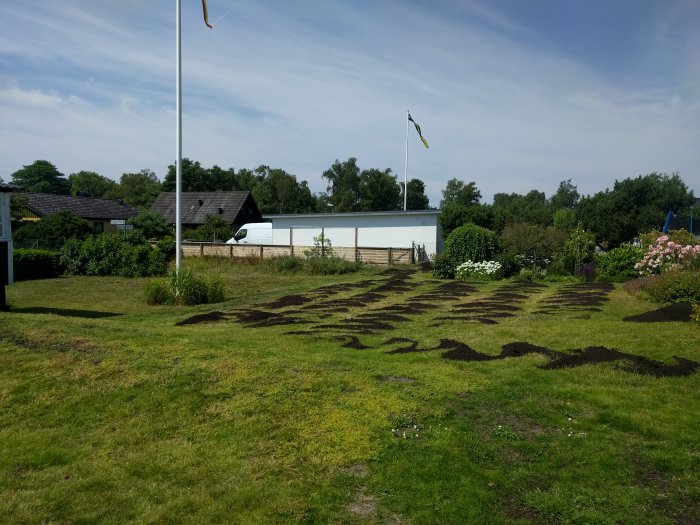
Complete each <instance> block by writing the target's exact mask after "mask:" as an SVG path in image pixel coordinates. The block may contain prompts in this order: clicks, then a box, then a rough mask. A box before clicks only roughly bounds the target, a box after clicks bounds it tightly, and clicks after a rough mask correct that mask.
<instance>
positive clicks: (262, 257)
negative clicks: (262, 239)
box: [260, 244, 265, 259]
mask: <svg viewBox="0 0 700 525" xmlns="http://www.w3.org/2000/svg"><path fill="white" fill-rule="evenodd" d="M260 258H261V259H264V258H265V255H264V254H263V245H262V244H261V245H260Z"/></svg>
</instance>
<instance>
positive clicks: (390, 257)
mask: <svg viewBox="0 0 700 525" xmlns="http://www.w3.org/2000/svg"><path fill="white" fill-rule="evenodd" d="M387 253H388V255H389V266H391V259H392V254H391V248H389V250H388V251H387Z"/></svg>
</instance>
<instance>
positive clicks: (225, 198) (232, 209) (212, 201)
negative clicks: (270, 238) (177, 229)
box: [151, 191, 261, 224]
mask: <svg viewBox="0 0 700 525" xmlns="http://www.w3.org/2000/svg"><path fill="white" fill-rule="evenodd" d="M246 206H247V207H248V208H249V209H251V208H252V215H250V216H246V217H241V221H243V220H247V219H248V218H250V219H254V220H260V219H261V216H260V211H259V210H258V206H257V204H255V199H253V196H252V195H251V194H250V192H249V191H203V192H194V191H193V192H183V193H182V224H204V222H205V221H206V218H207V216H208V215H214V216H215V217H221V218H222V219H223V220H225V221H226V222H228V223H229V224H234V223H236V222H237V221H236V219H237V218H238V217H239V213H240V212H241V210H243V209H244V208H245V207H246ZM151 211H155V212H158V213H160V214H161V215H162V216H163V217H165V219H166V220H167V221H168V222H169V223H170V224H175V192H162V193H160V194H159V195H158V198H156V201H155V202H154V203H153V204H152V205H151ZM241 221H238V222H241ZM251 222H252V221H251Z"/></svg>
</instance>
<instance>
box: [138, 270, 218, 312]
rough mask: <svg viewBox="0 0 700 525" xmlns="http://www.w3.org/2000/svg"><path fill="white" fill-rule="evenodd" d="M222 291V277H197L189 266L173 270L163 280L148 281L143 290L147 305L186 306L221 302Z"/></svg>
mask: <svg viewBox="0 0 700 525" xmlns="http://www.w3.org/2000/svg"><path fill="white" fill-rule="evenodd" d="M224 291H225V283H224V278H223V277H221V276H220V275H212V276H211V277H209V278H208V279H206V278H202V277H198V276H196V275H195V274H194V272H193V271H192V268H190V267H189V266H184V267H183V268H181V269H180V271H179V272H178V271H177V270H176V269H175V268H173V269H172V270H171V271H170V272H169V273H168V276H167V278H165V279H150V280H148V281H147V282H146V287H145V290H144V292H145V296H146V303H147V304H151V305H154V304H176V305H186V306H194V305H197V304H207V303H219V302H222V301H223V300H224Z"/></svg>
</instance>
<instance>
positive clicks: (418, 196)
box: [401, 179, 430, 210]
mask: <svg viewBox="0 0 700 525" xmlns="http://www.w3.org/2000/svg"><path fill="white" fill-rule="evenodd" d="M403 186H404V185H403V182H402V183H401V202H403V190H404V187H403ZM407 186H408V194H407V195H406V209H407V210H428V209H430V201H429V199H428V196H427V195H426V194H425V184H424V183H423V181H422V180H420V179H411V180H409V181H408V184H407Z"/></svg>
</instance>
